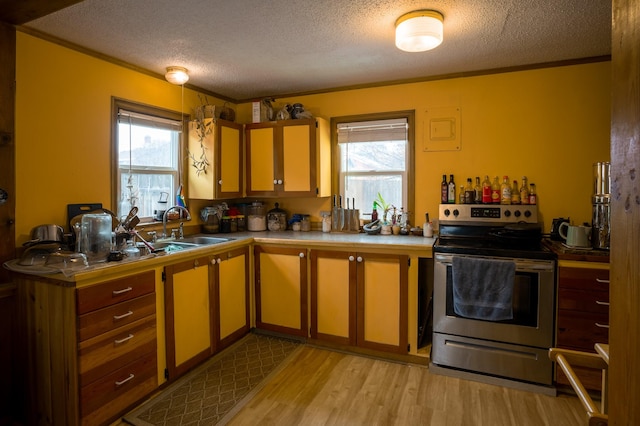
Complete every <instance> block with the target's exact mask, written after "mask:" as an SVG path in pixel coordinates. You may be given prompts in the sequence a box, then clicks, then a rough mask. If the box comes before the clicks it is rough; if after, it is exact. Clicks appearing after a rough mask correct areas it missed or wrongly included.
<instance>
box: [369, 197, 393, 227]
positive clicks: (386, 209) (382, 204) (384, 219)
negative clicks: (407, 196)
mask: <svg viewBox="0 0 640 426" xmlns="http://www.w3.org/2000/svg"><path fill="white" fill-rule="evenodd" d="M373 203H374V205H375V206H377V207H380V208H381V209H382V222H381V225H382V230H381V232H380V233H381V234H383V235H391V225H392V224H391V221H390V220H388V218H387V217H388V214H389V211H390V210H391V209H395V207H394V206H393V205H391V204H389V203H387V202H386V201H385V200H384V198H382V194H380V193H379V192H378V198H376V199H375V200H374V201H373Z"/></svg>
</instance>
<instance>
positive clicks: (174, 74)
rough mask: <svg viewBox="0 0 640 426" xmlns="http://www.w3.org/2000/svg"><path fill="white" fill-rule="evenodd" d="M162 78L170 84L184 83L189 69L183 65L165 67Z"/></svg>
mask: <svg viewBox="0 0 640 426" xmlns="http://www.w3.org/2000/svg"><path fill="white" fill-rule="evenodd" d="M164 78H166V79H167V81H168V82H169V83H171V84H185V83H186V82H187V81H189V71H188V70H187V69H186V68H183V67H167V73H166V74H165V75H164Z"/></svg>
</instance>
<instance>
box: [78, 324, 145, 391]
mask: <svg viewBox="0 0 640 426" xmlns="http://www.w3.org/2000/svg"><path fill="white" fill-rule="evenodd" d="M78 346H79V348H78V355H79V356H78V364H79V365H78V373H79V375H80V386H81V387H84V386H86V385H87V384H89V383H92V382H94V381H96V380H98V379H99V378H101V377H102V376H104V375H106V374H109V373H111V372H113V371H115V370H117V369H118V368H120V366H122V365H125V364H128V363H129V362H132V361H133V360H135V359H136V358H138V357H140V356H142V355H144V354H146V353H149V352H154V353H155V352H156V316H155V315H151V316H148V317H145V318H144V319H142V320H138V321H136V322H133V323H131V324H129V325H126V326H124V327H119V328H117V329H115V330H112V331H110V332H108V333H104V334H101V335H98V336H96V337H94V338H92V339H88V340H85V341H84V342H81V343H80V344H79V345H78Z"/></svg>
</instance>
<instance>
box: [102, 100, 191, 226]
mask: <svg viewBox="0 0 640 426" xmlns="http://www.w3.org/2000/svg"><path fill="white" fill-rule="evenodd" d="M183 123H184V120H183V119H182V115H181V114H180V113H178V112H174V111H168V110H164V109H160V108H154V107H151V106H148V105H141V104H136V103H133V102H129V101H125V100H121V99H116V98H114V99H113V100H112V176H113V182H112V207H113V209H114V210H115V211H116V212H117V215H118V217H122V216H123V215H126V214H127V213H128V212H129V210H130V209H131V208H132V207H134V206H136V207H138V217H139V218H140V220H141V221H142V222H149V221H152V220H154V217H155V211H156V210H157V209H158V205H159V204H158V202H159V201H162V200H164V201H166V203H165V207H171V206H172V205H174V204H175V195H176V192H177V191H178V189H179V185H180V183H181V182H182V181H183V179H182V178H181V174H182V172H183V167H182V165H183V161H184V159H183V151H184V149H183V142H182V140H183V138H182V134H183V129H184V126H183ZM160 205H162V204H160Z"/></svg>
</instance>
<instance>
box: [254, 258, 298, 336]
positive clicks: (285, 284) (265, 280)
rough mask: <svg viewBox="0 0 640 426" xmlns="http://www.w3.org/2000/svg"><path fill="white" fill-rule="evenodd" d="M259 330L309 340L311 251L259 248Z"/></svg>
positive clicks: (257, 300)
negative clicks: (309, 268)
mask: <svg viewBox="0 0 640 426" xmlns="http://www.w3.org/2000/svg"><path fill="white" fill-rule="evenodd" d="M254 264H255V291H256V328H258V329H263V330H269V331H274V332H278V333H284V334H290V335H294V336H300V337H305V338H306V337H308V329H307V323H308V319H307V315H308V310H307V249H306V248H297V247H275V246H260V245H258V246H255V248H254Z"/></svg>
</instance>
